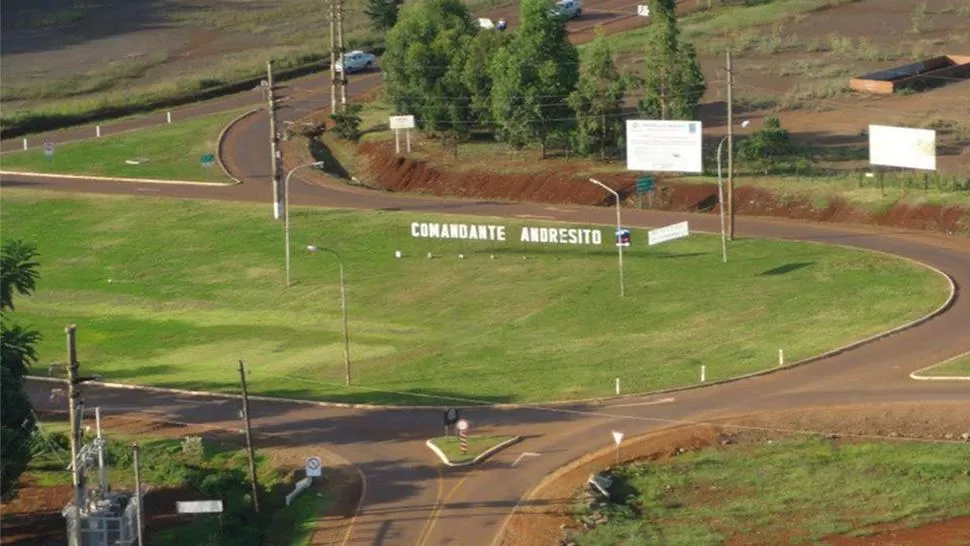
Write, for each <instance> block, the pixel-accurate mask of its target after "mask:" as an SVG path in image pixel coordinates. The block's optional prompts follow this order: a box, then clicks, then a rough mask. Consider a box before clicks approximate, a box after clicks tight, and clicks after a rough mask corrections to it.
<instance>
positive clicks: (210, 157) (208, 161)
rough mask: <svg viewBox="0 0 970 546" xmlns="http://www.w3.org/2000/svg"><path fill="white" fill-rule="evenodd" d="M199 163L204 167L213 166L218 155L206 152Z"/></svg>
mask: <svg viewBox="0 0 970 546" xmlns="http://www.w3.org/2000/svg"><path fill="white" fill-rule="evenodd" d="M199 163H201V164H202V166H203V167H211V166H213V165H215V164H216V156H215V154H205V155H203V156H202V158H201V159H200V160H199Z"/></svg>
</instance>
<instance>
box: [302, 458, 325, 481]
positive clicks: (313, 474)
mask: <svg viewBox="0 0 970 546" xmlns="http://www.w3.org/2000/svg"><path fill="white" fill-rule="evenodd" d="M305 468H306V475H307V477H308V478H319V477H320V476H321V475H323V464H322V463H321V461H320V457H307V458H306V463H305Z"/></svg>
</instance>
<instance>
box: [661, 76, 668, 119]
mask: <svg viewBox="0 0 970 546" xmlns="http://www.w3.org/2000/svg"><path fill="white" fill-rule="evenodd" d="M660 119H662V120H666V119H667V72H666V71H665V70H664V68H663V67H660Z"/></svg>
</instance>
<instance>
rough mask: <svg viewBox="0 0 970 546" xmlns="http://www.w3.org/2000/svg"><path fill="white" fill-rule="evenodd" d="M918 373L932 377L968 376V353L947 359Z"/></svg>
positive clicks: (969, 358)
mask: <svg viewBox="0 0 970 546" xmlns="http://www.w3.org/2000/svg"><path fill="white" fill-rule="evenodd" d="M920 375H923V376H927V377H932V376H941V377H970V354H965V355H963V356H961V357H958V358H955V359H953V360H948V361H946V362H943V363H941V364H939V365H937V366H933V367H932V368H930V369H928V370H923V371H922V372H920Z"/></svg>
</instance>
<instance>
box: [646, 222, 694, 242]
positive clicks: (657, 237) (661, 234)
mask: <svg viewBox="0 0 970 546" xmlns="http://www.w3.org/2000/svg"><path fill="white" fill-rule="evenodd" d="M689 234H690V229H689V228H688V227H687V222H680V223H679V224H671V225H669V226H666V227H662V228H657V229H652V230H650V231H648V232H647V244H648V245H650V246H653V245H659V244H660V243H666V242H667V241H672V240H674V239H680V238H681V237H687V235H689Z"/></svg>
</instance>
